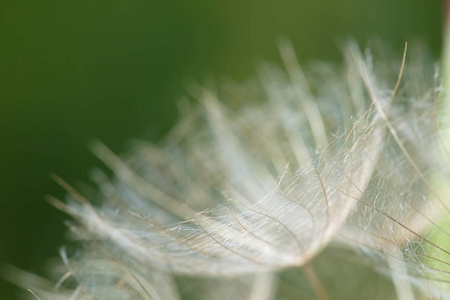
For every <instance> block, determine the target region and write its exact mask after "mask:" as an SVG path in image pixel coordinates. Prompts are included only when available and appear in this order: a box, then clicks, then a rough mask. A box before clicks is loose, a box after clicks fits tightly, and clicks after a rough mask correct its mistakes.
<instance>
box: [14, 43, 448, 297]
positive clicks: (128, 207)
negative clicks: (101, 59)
mask: <svg viewBox="0 0 450 300" xmlns="http://www.w3.org/2000/svg"><path fill="white" fill-rule="evenodd" d="M280 49H281V55H282V58H283V60H284V63H285V67H286V70H285V71H282V70H280V69H278V68H277V67H274V66H271V65H265V66H262V67H261V68H260V73H259V74H260V75H259V80H258V81H257V82H253V83H251V84H249V85H248V86H247V88H246V89H245V92H242V90H241V89H239V88H236V87H234V86H233V85H230V84H229V85H224V87H222V88H220V89H218V90H216V91H214V90H213V89H208V88H204V87H200V86H193V88H192V94H193V95H194V96H195V97H196V98H197V99H198V100H199V102H200V104H199V105H195V107H194V108H190V109H188V110H185V111H184V112H183V117H182V118H181V120H180V121H179V123H178V125H177V126H175V128H174V129H173V130H172V131H171V132H170V134H169V135H168V136H167V137H166V138H165V139H164V140H163V141H162V142H161V143H159V144H157V145H154V144H149V143H145V142H137V143H135V146H134V148H133V149H132V150H131V151H130V152H129V153H128V154H127V155H124V156H122V157H119V156H117V155H116V154H114V153H113V152H112V151H110V150H109V149H108V148H107V147H106V146H105V145H103V144H101V143H98V142H97V143H94V145H93V150H94V152H95V154H96V155H97V156H98V157H99V158H100V159H101V160H102V161H103V162H104V163H105V164H106V165H107V166H108V167H109V168H110V169H111V170H112V171H113V173H114V175H113V177H112V178H109V177H108V176H106V175H105V174H104V173H103V172H101V171H95V172H93V173H92V178H93V179H94V181H95V182H96V183H97V184H98V187H99V195H98V196H96V197H97V199H94V200H93V201H92V202H90V201H88V200H86V198H85V196H82V195H81V194H80V193H78V192H77V191H75V190H74V189H73V188H71V187H70V186H69V185H67V184H66V183H65V182H63V181H62V180H60V179H57V180H58V181H59V182H60V183H61V184H62V185H63V186H64V187H65V188H67V189H68V190H69V192H70V195H69V197H68V200H67V201H66V202H65V203H62V202H58V201H56V200H55V201H54V203H55V205H56V206H57V207H59V208H61V209H63V210H65V211H67V212H68V213H69V214H70V215H71V216H73V218H74V220H75V222H72V223H71V224H70V225H69V228H70V230H71V233H72V234H73V237H75V238H76V239H78V240H80V242H79V243H80V244H81V245H82V247H81V249H78V250H76V251H75V253H74V254H73V255H71V256H70V257H68V255H67V254H66V252H65V251H62V257H63V261H64V265H63V266H59V267H56V268H55V270H54V271H55V272H56V273H57V274H61V275H60V278H61V279H60V281H59V282H58V283H57V284H56V287H51V285H50V284H49V283H48V282H47V281H44V280H43V279H39V278H37V277H36V278H35V277H33V276H32V275H26V276H27V278H25V279H23V280H22V282H27V284H28V286H27V287H29V288H31V289H32V290H33V291H34V292H35V293H36V295H38V296H39V297H41V299H181V298H183V299H249V300H256V299H278V298H277V297H278V296H277V295H279V294H280V293H281V294H283V293H288V292H287V291H288V290H291V291H292V293H291V294H290V295H294V296H291V298H288V297H287V296H286V294H284V297H285V298H283V299H299V298H302V299H310V298H311V299H312V298H321V299H327V298H328V297H330V298H332V299H345V298H347V299H348V298H350V296H348V295H353V296H352V297H353V298H354V297H355V294H349V292H348V291H346V288H345V287H342V286H341V287H339V288H337V287H336V286H334V287H333V285H332V284H329V282H331V281H330V279H329V278H333V276H337V277H341V276H343V275H340V274H338V273H335V274H330V271H329V270H331V269H332V268H333V264H334V263H336V264H340V266H342V263H343V262H345V268H352V266H354V267H355V270H356V269H358V268H368V269H370V270H374V271H376V272H379V273H380V274H383V276H385V277H384V279H383V280H386V281H387V282H389V283H390V284H391V288H392V290H394V291H395V297H397V298H399V299H414V297H417V299H419V298H420V297H421V296H420V295H426V296H427V297H429V298H433V299H434V298H441V299H446V298H450V284H449V282H450V276H449V273H450V267H449V266H450V244H449V242H448V241H449V240H450V233H449V232H450V230H449V228H448V227H449V226H448V225H449V224H448V223H449V221H448V220H449V216H450V211H449V207H450V202H449V200H448V193H447V192H448V190H449V189H448V187H447V186H448V182H449V181H448V180H449V177H448V176H449V174H448V173H449V172H448V171H449V170H448V167H449V156H448V153H447V152H448V149H447V147H446V146H445V145H446V142H448V141H450V138H449V137H448V129H447V126H446V121H447V118H446V116H448V114H447V111H446V109H447V108H446V107H445V105H444V106H443V105H439V101H441V99H442V98H443V96H442V95H443V94H442V91H443V87H442V85H441V82H440V77H439V73H438V71H436V67H435V65H433V64H432V63H430V62H429V61H426V59H425V58H424V57H425V55H424V52H420V51H418V50H417V52H418V53H414V51H415V50H412V51H409V52H408V55H406V59H405V57H404V59H403V61H402V60H401V57H399V58H398V59H397V60H393V59H392V57H391V56H390V55H388V54H386V53H383V52H386V48H382V49H383V50H381V51H379V52H380V53H381V55H378V54H374V55H373V56H372V54H371V53H370V52H367V53H365V54H364V55H363V54H361V53H360V51H359V50H358V47H357V46H356V45H355V44H350V45H349V46H348V47H347V50H346V52H345V64H344V66H343V68H340V69H339V68H336V67H333V66H330V65H329V64H325V63H321V64H316V65H315V66H314V67H312V68H310V69H308V71H307V72H305V73H304V72H303V71H302V69H301V68H300V66H299V64H298V62H297V59H296V57H295V54H294V51H293V49H292V47H291V46H290V44H289V43H288V42H286V41H283V42H282V43H280ZM405 52H406V49H405ZM375 53H378V52H377V51H375ZM221 98H223V99H242V98H244V99H245V100H246V101H245V102H244V103H241V104H240V105H241V107H240V108H238V109H233V108H229V107H227V106H226V105H225V104H224V103H222V102H221V101H220V100H218V99H221ZM446 227H447V228H446ZM324 249H325V251H323V253H322V250H324ZM330 257H331V258H330ZM313 258H314V259H313ZM321 259H322V261H327V264H328V265H327V266H326V267H324V266H323V265H321V262H320V260H321ZM328 262H331V263H328ZM296 270H301V273H302V274H304V278H303V280H306V281H307V282H309V285H310V286H311V289H312V290H313V292H314V293H315V294H313V296H311V295H309V297H310V298H308V295H306V294H303V295H302V294H301V291H300V290H301V289H300V288H296V284H295V283H294V284H293V283H292V282H290V283H289V280H287V279H286V278H287V277H288V276H287V275H286V274H290V273H289V272H296ZM339 270H340V272H341V271H342V274H351V273H348V272H345V270H343V269H342V268H341V269H339ZM358 270H359V269H358ZM16 272H18V271H16ZM355 272H357V271H355ZM358 272H359V271H358ZM358 274H359V273H355V274H354V276H351V277H350V278H348V279H345V278H342V280H347V281H348V282H352V281H354V280H357V276H358ZM372 276H374V277H376V275H372ZM22 278H24V277H22ZM292 278H294V277H292ZM22 284H23V283H22ZM298 284H300V283H298ZM347 289H351V287H350V283H349V285H348V287H347ZM296 293H297V294H296ZM298 293H300V294H298ZM353 293H360V294H358V297H359V298H361V297H363V294H362V293H363V291H362V290H360V291H355V290H354V291H353ZM369 296H371V295H366V296H364V297H367V299H372V298H370V297H369ZM280 297H281V296H280ZM380 297H381V296H380ZM280 299H281V298H280ZM355 299H356V298H355ZM374 299H375V298H374ZM380 299H381V298H380Z"/></svg>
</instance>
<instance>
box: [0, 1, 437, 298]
mask: <svg viewBox="0 0 450 300" xmlns="http://www.w3.org/2000/svg"><path fill="white" fill-rule="evenodd" d="M281 3H282V4H281ZM440 5H441V3H440V1H424V0H398V1H392V0H340V1H324V0H318V1H311V0H303V1H302V0H295V1H294V0H290V1H282V2H281V1H268V0H264V1H262V0H258V1H256V0H254V1H223V0H219V1H211V0H200V1H186V0H184V1H183V0H180V1H151V0H148V1H143V0H139V1H138V0H127V1H118V0H105V1H97V0H79V1H74V0H71V1H68V0H50V1H48V0H42V1H36V0H3V1H0V132H1V135H0V137H1V138H0V172H1V173H0V176H1V177H0V195H1V196H0V264H2V263H5V262H8V263H11V264H14V265H16V266H18V267H21V268H24V269H27V270H31V271H37V270H41V267H42V265H43V264H44V263H45V259H46V258H49V257H54V256H57V253H58V247H59V246H60V245H61V244H62V243H63V238H64V237H63V232H64V230H65V229H64V227H63V226H62V225H61V224H62V222H63V220H65V219H66V217H65V216H64V215H63V214H62V213H60V212H58V211H56V209H54V208H53V207H51V206H50V205H48V204H47V203H46V202H44V200H43V199H44V195H46V194H52V195H55V196H57V197H61V196H62V195H63V194H64V192H63V191H62V189H61V188H59V187H58V186H57V185H56V184H55V183H53V182H52V181H51V179H50V177H49V176H48V175H49V173H50V172H54V173H56V174H58V175H59V176H61V177H63V178H65V179H66V180H68V181H69V182H71V183H74V182H76V180H80V181H82V182H88V170H89V168H90V167H91V166H96V165H101V164H100V163H99V162H98V161H97V160H96V159H95V158H94V156H93V155H91V154H90V152H89V150H88V148H87V144H88V142H89V141H90V139H92V138H94V137H95V138H98V139H100V140H102V141H103V142H104V143H105V144H107V145H108V146H110V147H111V148H112V149H113V150H115V151H118V152H120V151H123V150H124V149H125V148H126V144H127V142H128V141H129V140H131V139H133V138H144V139H148V140H152V141H156V140H157V139H158V138H159V137H161V136H162V135H163V134H164V133H165V132H166V131H167V130H168V129H169V128H170V127H171V125H172V124H173V123H174V121H175V119H176V108H175V103H176V101H177V100H178V99H179V98H180V97H181V96H182V95H183V94H184V83H185V82H186V81H187V80H189V79H194V80H197V81H202V80H203V79H204V78H205V77H208V76H214V77H215V78H222V77H229V78H232V79H235V80H237V81H242V80H244V79H246V78H248V77H251V76H252V74H254V72H255V68H254V67H255V66H256V65H257V63H258V62H259V61H261V60H268V61H272V62H275V63H279V62H280V59H279V58H278V50H277V47H276V42H277V40H278V39H279V38H280V37H288V38H289V39H291V41H292V43H293V45H294V47H295V49H296V51H297V53H298V56H299V60H300V62H301V63H307V62H309V61H311V60H314V59H320V60H333V61H338V60H339V59H340V52H339V50H338V47H337V45H338V44H339V42H340V41H343V40H345V39H346V38H347V37H355V38H356V39H357V40H358V41H359V42H360V43H361V44H364V42H365V41H366V40H367V39H369V38H372V37H380V38H382V39H383V40H384V41H386V42H387V43H388V44H390V45H391V46H392V47H393V48H394V49H396V50H397V51H398V52H399V53H401V51H402V49H403V46H404V42H405V41H407V40H408V41H411V40H412V39H413V38H415V37H418V38H421V39H422V40H423V41H424V42H425V43H426V44H428V45H429V46H430V49H431V50H432V52H433V54H434V56H435V57H437V56H438V54H439V49H440V46H441V39H440V37H441V27H442V26H441V23H442V18H441V10H440ZM13 289H14V288H13V287H12V286H10V285H8V284H6V283H4V282H0V298H1V299H15V298H14V297H15V296H14V295H15V292H13Z"/></svg>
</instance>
